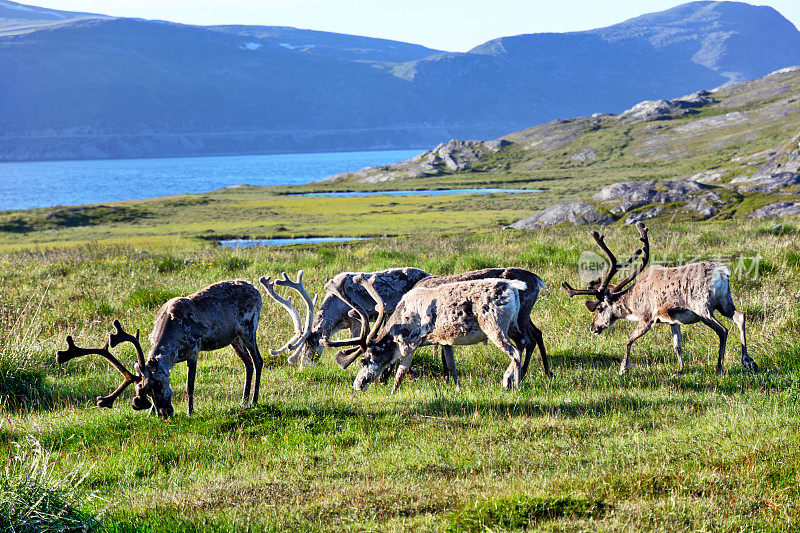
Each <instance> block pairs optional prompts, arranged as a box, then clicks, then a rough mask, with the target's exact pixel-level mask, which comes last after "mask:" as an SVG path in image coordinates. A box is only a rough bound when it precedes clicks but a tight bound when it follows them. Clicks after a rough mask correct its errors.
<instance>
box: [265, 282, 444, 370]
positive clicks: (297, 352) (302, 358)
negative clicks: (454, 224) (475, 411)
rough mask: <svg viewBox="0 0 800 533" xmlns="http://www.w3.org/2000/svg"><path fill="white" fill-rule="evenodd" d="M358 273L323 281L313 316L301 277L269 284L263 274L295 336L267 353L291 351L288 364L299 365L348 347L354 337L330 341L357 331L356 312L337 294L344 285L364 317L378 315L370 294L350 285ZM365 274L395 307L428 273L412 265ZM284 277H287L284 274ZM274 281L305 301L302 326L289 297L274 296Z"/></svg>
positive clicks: (268, 290) (389, 306) (268, 288)
mask: <svg viewBox="0 0 800 533" xmlns="http://www.w3.org/2000/svg"><path fill="white" fill-rule="evenodd" d="M301 272H302V271H301ZM359 274H362V275H364V273H363V272H342V273H341V274H337V275H336V276H334V277H333V278H332V279H331V280H329V281H328V282H327V283H326V284H325V291H326V295H325V298H324V299H323V301H322V305H321V306H320V309H319V311H318V312H317V314H316V315H313V310H311V309H310V308H309V307H308V302H309V301H310V299H309V298H308V293H306V291H305V289H304V288H303V286H302V280H300V283H299V286H295V287H292V286H290V285H286V284H285V283H284V282H283V281H276V282H275V283H271V282H270V279H271V278H267V277H262V278H261V279H260V280H259V281H260V282H261V284H262V285H264V287H265V288H266V289H267V294H269V295H270V296H271V297H272V299H273V300H275V301H276V302H278V303H279V304H280V305H281V306H282V307H283V308H284V309H286V311H287V312H288V313H289V316H290V317H291V319H292V324H293V325H294V330H295V335H294V337H292V339H291V340H290V341H289V342H287V343H286V344H284V345H283V346H281V347H280V348H278V349H276V350H270V353H271V354H272V355H279V354H281V353H283V352H285V351H287V350H290V349H291V350H294V352H293V353H292V354H291V355H290V356H289V357H288V361H289V363H291V364H298V363H299V364H300V365H301V366H302V365H312V364H314V362H315V360H316V358H317V357H318V356H319V355H321V354H322V351H323V350H324V348H325V347H326V346H330V347H342V346H351V345H352V344H353V342H352V341H353V339H348V340H333V336H334V335H336V333H338V332H339V331H341V330H343V329H349V330H350V331H351V335H353V337H354V338H355V335H356V334H357V331H358V330H359V329H360V323H359V320H358V315H356V314H355V312H354V311H353V309H352V308H351V307H350V306H349V305H347V304H346V303H345V302H344V301H342V299H341V298H339V296H337V294H338V293H339V292H341V291H343V290H345V287H347V288H348V289H347V290H349V291H351V294H352V296H353V298H354V299H355V300H356V301H357V302H358V304H359V306H360V307H361V309H364V310H365V311H366V312H367V316H369V318H370V319H371V320H374V319H375V318H376V317H377V316H378V314H377V311H376V310H375V303H374V301H373V300H372V299H371V298H370V296H369V294H367V292H366V291H365V290H364V289H363V288H362V287H360V286H354V285H353V278H354V277H356V276H357V275H359ZM366 275H369V276H374V277H375V280H376V282H375V287H376V289H377V290H378V291H379V292H380V293H381V296H382V297H383V299H384V301H385V302H386V305H387V307H388V308H389V309H394V306H396V305H397V302H399V301H400V297H401V296H402V295H403V294H405V293H406V292H408V291H409V290H411V288H412V287H413V286H414V285H416V284H417V282H419V281H420V280H421V279H423V278H427V277H429V276H430V274H428V273H427V272H425V271H423V270H420V269H418V268H413V267H404V268H389V269H387V270H380V271H378V272H372V273H369V274H366ZM284 279H286V274H285V273H284ZM298 279H300V278H298ZM275 284H277V285H279V286H287V287H291V288H293V289H295V290H296V291H297V292H298V293H299V294H300V295H301V296H302V297H303V299H304V300H305V301H306V310H307V311H309V313H308V314H307V315H306V320H307V322H306V327H305V328H301V326H300V324H301V320H300V315H299V312H298V311H297V309H295V308H294V306H293V305H292V301H291V297H289V298H287V299H283V298H281V297H280V296H279V295H277V294H276V293H275V291H274V290H273V288H272V285H275ZM312 316H313V322H312V323H311V324H309V323H308V320H309V319H310V317H312Z"/></svg>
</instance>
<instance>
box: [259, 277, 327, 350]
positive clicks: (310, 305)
mask: <svg viewBox="0 0 800 533" xmlns="http://www.w3.org/2000/svg"><path fill="white" fill-rule="evenodd" d="M275 285H278V286H280V287H289V288H291V289H294V290H296V291H297V292H298V293H300V296H301V297H302V298H303V302H305V304H306V324H305V327H304V328H303V330H302V334H301V335H300V338H299V339H296V340H292V341H289V343H288V344H287V345H286V348H288V349H290V350H294V349H296V348H298V347H299V346H300V345H301V344H303V343H304V342H305V340H306V339H307V338H308V336H309V335H310V334H311V323H312V321H313V320H314V308H315V307H316V306H317V295H316V294H315V295H314V299H313V300H312V299H311V296H309V295H308V293H307V292H306V289H305V287H303V271H302V270H298V271H297V281H292V280H290V279H289V276H288V275H286V272H284V273H283V279H281V280H276V281H275ZM290 305H291V303H290ZM282 351H283V350H281V352H282ZM281 352H278V353H281ZM270 353H271V351H270ZM273 355H277V354H273ZM295 355H297V354H296V353H295V354H293V357H294V356H295Z"/></svg>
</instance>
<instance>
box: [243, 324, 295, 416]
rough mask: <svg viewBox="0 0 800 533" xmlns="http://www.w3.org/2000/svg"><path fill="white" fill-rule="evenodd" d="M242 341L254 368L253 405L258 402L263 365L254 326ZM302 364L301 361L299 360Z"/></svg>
mask: <svg viewBox="0 0 800 533" xmlns="http://www.w3.org/2000/svg"><path fill="white" fill-rule="evenodd" d="M243 343H244V345H245V347H246V348H247V352H248V353H249V354H250V360H251V362H252V363H253V368H254V370H255V374H256V375H255V383H254V384H253V405H255V404H257V403H258V389H259V388H260V386H261V369H262V368H263V367H264V359H263V358H262V357H261V352H259V351H258V344H257V343H256V331H255V327H254V328H253V331H252V332H251V333H250V335H249V338H247V339H243ZM301 364H302V362H301Z"/></svg>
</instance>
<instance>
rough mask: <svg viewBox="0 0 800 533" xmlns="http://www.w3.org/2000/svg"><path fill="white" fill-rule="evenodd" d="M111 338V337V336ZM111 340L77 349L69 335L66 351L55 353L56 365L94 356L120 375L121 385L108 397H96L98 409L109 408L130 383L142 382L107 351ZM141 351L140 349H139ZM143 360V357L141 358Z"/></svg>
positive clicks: (115, 322)
mask: <svg viewBox="0 0 800 533" xmlns="http://www.w3.org/2000/svg"><path fill="white" fill-rule="evenodd" d="M118 324H119V322H118V321H116V320H115V321H114V327H116V328H117V333H119V332H120V331H121V328H119V327H118ZM112 337H113V335H112ZM111 342H112V340H111V338H109V340H108V341H106V344H105V346H104V347H102V348H79V347H78V346H76V345H75V341H74V340H73V339H72V336H71V335H68V336H67V349H66V350H59V351H57V352H56V363H59V364H62V363H66V362H67V361H69V360H71V359H75V358H76V357H82V356H84V355H91V354H96V355H100V356H102V357H103V358H105V359H106V360H107V361H108V362H109V363H111V365H112V366H113V367H114V368H116V369H117V371H119V373H120V374H122V376H123V377H124V378H125V379H124V381H123V382H122V384H121V385H120V386H119V387H117V389H116V390H115V391H114V392H112V393H111V394H109V395H108V396H98V397H97V406H98V407H111V406H112V405H113V404H114V400H116V399H117V398H118V397H119V395H120V394H122V391H124V390H125V389H126V388H127V387H128V385H130V384H131V383H139V382H140V381H141V380H142V376H137V375H134V374H132V373H131V372H130V371H129V370H128V369H127V368H125V365H123V364H122V363H121V362H120V361H119V360H118V359H117V358H116V357H114V356H113V355H111V352H110V351H108V347H109V344H111ZM136 344H137V345H138V339H137V342H136ZM139 351H141V348H139ZM142 358H143V357H142Z"/></svg>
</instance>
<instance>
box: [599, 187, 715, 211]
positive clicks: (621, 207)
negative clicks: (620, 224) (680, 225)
mask: <svg viewBox="0 0 800 533" xmlns="http://www.w3.org/2000/svg"><path fill="white" fill-rule="evenodd" d="M690 196H691V200H698V199H701V198H705V199H708V201H710V202H719V201H721V200H722V198H721V197H720V196H719V195H718V194H717V193H715V192H713V188H712V187H711V186H709V185H705V184H703V183H697V182H696V181H688V180H686V181H655V180H647V181H628V182H624V183H615V184H613V185H608V186H606V187H603V188H602V189H601V190H600V192H598V193H597V194H595V195H594V196H592V199H593V200H597V201H598V202H603V204H605V205H607V206H608V209H609V211H611V212H612V213H615V214H622V213H627V212H629V211H632V210H634V209H636V208H639V207H642V206H645V205H649V204H666V203H672V202H680V201H688V200H690V198H689V197H690Z"/></svg>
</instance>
